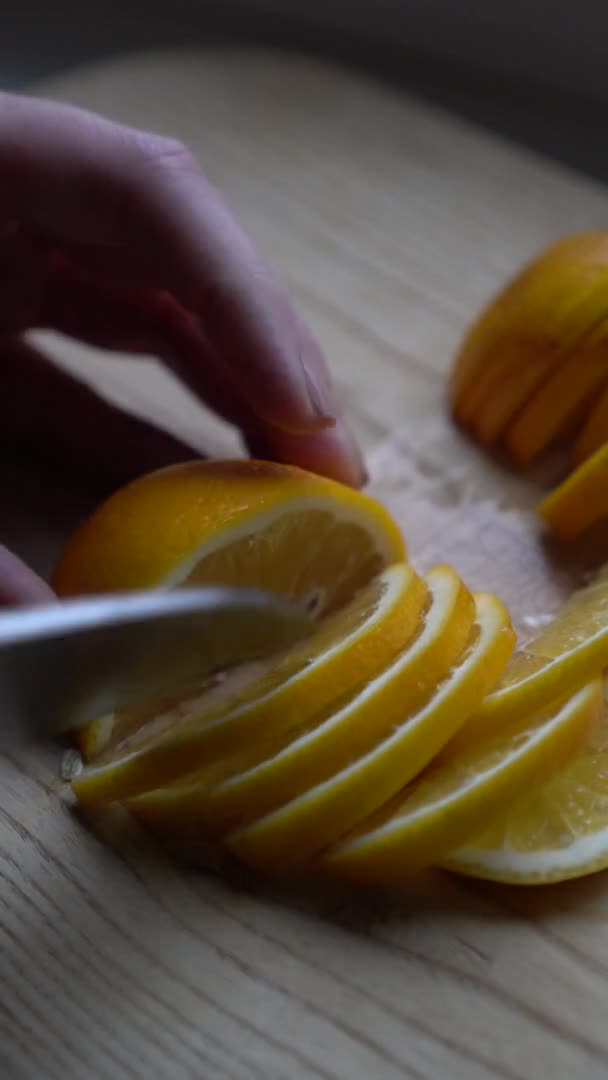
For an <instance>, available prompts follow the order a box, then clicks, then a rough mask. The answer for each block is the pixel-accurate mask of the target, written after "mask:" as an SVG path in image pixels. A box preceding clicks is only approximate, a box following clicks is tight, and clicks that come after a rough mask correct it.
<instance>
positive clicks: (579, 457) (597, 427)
mask: <svg viewBox="0 0 608 1080" xmlns="http://www.w3.org/2000/svg"><path fill="white" fill-rule="evenodd" d="M604 443H608V387H607V388H606V389H605V390H604V392H603V393H602V394H601V395H600V397H599V398H598V400H597V402H596V403H594V406H593V411H592V412H591V414H590V416H589V417H588V418H587V422H586V424H585V427H584V428H583V430H582V431H581V433H580V435H579V437H578V440H577V443H576V446H575V448H574V460H575V461H576V462H577V463H579V464H580V462H581V461H586V459H587V458H588V457H591V455H592V454H594V453H595V451H596V450H599V449H600V447H602V446H603V445H604Z"/></svg>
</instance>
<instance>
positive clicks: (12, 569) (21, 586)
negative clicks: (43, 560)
mask: <svg viewBox="0 0 608 1080" xmlns="http://www.w3.org/2000/svg"><path fill="white" fill-rule="evenodd" d="M54 599H55V594H54V592H53V591H52V589H51V588H50V586H49V585H47V583H46V582H45V581H43V580H42V578H41V577H38V574H35V573H34V571H33V570H31V569H30V567H29V566H26V564H25V563H24V562H21V559H19V558H17V556H16V555H14V554H13V552H12V551H9V550H8V548H5V547H3V546H2V544H0V608H2V607H29V606H30V605H32V604H48V603H51V602H52V601H53V600H54Z"/></svg>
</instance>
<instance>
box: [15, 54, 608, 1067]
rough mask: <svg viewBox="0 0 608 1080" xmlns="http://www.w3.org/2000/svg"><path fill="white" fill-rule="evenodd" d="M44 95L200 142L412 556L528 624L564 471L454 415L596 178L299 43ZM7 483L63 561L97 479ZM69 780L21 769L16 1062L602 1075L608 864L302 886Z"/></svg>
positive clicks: (138, 393) (71, 356) (27, 535)
mask: <svg viewBox="0 0 608 1080" xmlns="http://www.w3.org/2000/svg"><path fill="white" fill-rule="evenodd" d="M37 89H38V90H39V91H40V92H44V93H46V94H49V95H51V96H55V97H62V98H65V99H67V100H71V101H76V102H79V103H81V104H83V105H86V106H89V107H92V108H96V109H99V110H101V111H104V112H106V113H109V114H111V115H114V116H117V117H120V118H121V119H123V120H126V121H128V122H131V123H136V124H139V125H147V126H152V127H154V128H156V129H158V130H163V131H168V132H171V133H173V134H174V135H176V136H179V137H181V138H182V139H184V140H186V141H187V142H189V143H190V144H191V145H192V146H193V147H194V148H195V150H196V151H197V152H198V153H199V155H200V158H201V160H202V162H203V164H204V166H205V168H206V170H207V172H208V173H209V175H210V176H211V178H212V179H213V181H214V182H215V183H217V184H219V185H220V186H221V187H222V188H223V189H225V191H226V192H227V194H228V196H229V198H230V199H231V200H232V201H233V203H234V204H235V206H236V207H237V209H238V211H239V213H240V216H241V217H242V219H243V220H244V222H245V224H246V225H247V227H248V228H249V229H250V230H251V231H252V232H253V233H254V235H255V237H256V239H257V240H258V242H259V243H260V244H261V246H262V247H263V248H264V250H265V251H266V252H267V254H268V255H269V257H270V258H271V259H272V260H273V261H274V262H275V263H276V264H277V265H278V266H279V268H280V270H281V271H282V273H283V274H284V276H285V277H286V279H287V281H288V282H289V284H290V286H291V288H292V290H293V292H294V294H295V296H296V298H297V300H298V301H299V303H300V304H301V306H302V309H303V310H304V312H305V314H306V315H307V316H308V317H309V319H310V321H311V322H312V324H313V325H314V327H315V329H316V331H317V332H318V334H319V336H320V338H321V340H322V342H323V344H324V346H325V348H326V350H327V352H328V355H329V357H330V360H331V364H332V368H333V370H334V372H335V374H336V377H337V380H338V385H339V389H340V393H341V396H342V398H343V400H344V402H345V404H346V406H347V408H348V410H349V412H350V414H351V416H352V417H353V419H354V423H355V426H356V428H357V431H358V433H359V435H360V437H361V439H362V441H363V442H364V444H365V446H366V448H367V449H368V451H369V453H370V462H371V465H372V471H373V477H374V485H375V489H376V491H377V492H378V493H379V494H380V495H381V496H382V497H383V498H384V499H385V500H386V501H387V502H388V503H389V504H390V505H391V506H392V508H393V509H394V510H395V512H396V513H397V515H398V517H399V519H400V521H401V522H402V524H403V525H404V528H405V531H406V534H407V535H408V539H409V541H410V547H411V550H412V553H413V555H414V558H415V560H416V562H417V564H419V565H421V566H423V565H425V564H428V563H429V562H430V561H435V560H436V559H440V558H446V557H449V558H451V559H452V560H453V561H454V562H455V563H456V565H457V566H458V567H459V569H461V570H462V571H463V572H465V573H466V574H467V576H468V578H469V580H470V581H471V583H472V584H474V585H475V586H487V585H489V584H492V585H494V586H497V587H498V588H499V589H500V591H502V593H503V595H505V596H506V597H507V598H508V599H509V601H510V602H511V605H512V607H513V609H514V612H515V615H516V618H517V620H518V622H519V623H520V625H521V626H523V627H524V629H525V616H526V613H527V612H529V610H530V608H531V607H533V608H534V609H535V610H539V609H546V607H547V605H554V604H555V603H556V602H557V601H558V600H559V598H560V597H561V595H563V593H564V592H566V591H567V590H568V589H569V588H570V587H571V583H572V581H573V570H572V568H571V567H568V566H567V565H565V564H564V563H563V562H561V563H560V562H559V561H556V560H555V559H554V558H552V557H550V556H549V554H548V553H547V551H546V549H545V547H544V546H543V543H542V540H541V537H540V536H539V534H538V533H537V532H536V531H535V526H534V525H533V517H532V513H531V510H532V507H533V504H534V500H535V498H536V495H537V490H538V487H537V485H538V483H540V482H541V481H538V480H536V479H535V480H523V479H521V478H514V477H509V476H508V475H507V474H505V473H504V472H503V471H502V470H501V469H500V468H499V467H498V466H497V465H494V464H491V463H488V462H482V461H481V460H480V458H479V456H478V455H477V453H476V452H475V451H474V450H472V448H471V447H469V446H468V445H467V444H466V443H465V442H464V440H463V439H462V438H461V437H460V436H459V435H458V434H457V433H455V432H454V431H452V429H451V427H450V425H449V423H448V422H447V421H446V419H445V417H444V413H443V408H444V401H443V397H444V377H445V374H446V372H447V369H448V367H449V364H450V360H451V356H452V354H453V351H454V349H455V347H456V344H457V342H458V339H459V336H460V334H461V332H462V330H463V328H464V326H465V324H466V323H467V321H468V320H469V319H470V318H471V316H472V315H473V313H474V312H475V310H476V309H477V307H478V305H479V304H480V303H481V302H482V300H484V299H485V298H486V297H487V296H488V295H489V293H490V292H491V291H493V289H494V288H495V287H496V286H497V285H498V284H499V283H500V282H501V281H502V280H503V278H504V277H505V275H506V274H507V273H510V272H511V271H512V270H513V269H514V268H515V267H516V266H517V265H518V264H519V263H520V261H521V260H522V259H523V258H525V257H527V256H528V255H530V254H531V253H532V252H534V251H535V250H536V249H537V248H538V247H539V246H540V245H541V244H544V243H546V242H548V241H549V240H550V239H552V238H553V237H555V236H556V235H558V234H560V233H562V232H565V231H569V230H571V229H575V228H583V227H591V226H598V225H600V224H603V223H605V220H606V214H607V212H608V198H607V197H606V194H605V193H604V192H603V191H602V190H600V189H598V188H596V187H594V186H592V185H590V184H588V183H586V182H583V181H582V180H581V179H579V178H577V177H575V176H571V175H568V174H565V173H560V172H557V171H555V170H552V169H549V168H548V167H547V166H546V165H545V164H544V163H543V162H541V161H537V160H535V159H533V158H531V157H529V156H526V157H524V156H523V155H521V154H519V153H517V152H516V151H515V150H514V149H513V148H511V147H509V146H506V145H502V144H499V143H497V142H493V141H491V140H490V139H489V138H487V137H486V136H482V135H481V134H480V133H478V132H476V131H474V130H471V129H469V128H467V127H464V126H462V125H459V124H457V123H455V122H454V121H453V120H452V119H450V118H449V117H446V116H443V115H441V114H439V113H436V112H434V111H432V110H429V109H427V108H425V107H424V106H422V105H421V104H420V103H418V102H415V101H409V100H407V99H402V98H399V97H396V96H395V95H394V94H392V93H389V92H387V91H386V90H385V89H383V88H382V87H381V86H379V85H376V84H374V83H371V82H368V81H365V80H362V79H359V78H357V77H354V76H352V75H350V74H348V73H347V72H345V71H339V70H331V69H328V68H325V67H323V66H320V65H318V64H315V63H313V62H310V61H308V60H306V59H301V60H297V59H295V58H294V57H293V56H290V57H282V56H280V55H267V54H260V53H234V52H230V53H209V54H204V53H191V54H187V53H186V54H182V55H172V54H167V55H161V56H149V57H133V58H124V59H121V60H119V61H115V62H113V63H108V64H104V65H102V66H100V67H98V68H94V69H92V68H88V69H83V70H81V71H79V72H75V73H73V74H72V75H70V76H67V77H65V78H63V79H60V80H57V81H55V82H53V83H47V84H45V86H43V87H40V88H37ZM46 344H47V346H48V347H49V348H51V349H52V350H53V352H54V354H55V355H56V356H57V357H58V359H59V360H60V362H61V363H63V364H65V365H66V366H68V367H71V368H77V369H78V370H79V371H81V372H84V373H85V375H86V377H87V378H89V379H90V380H91V381H92V382H94V383H95V384H96V385H98V386H99V387H101V388H102V390H103V392H104V393H106V394H107V395H108V396H109V397H111V398H116V399H120V400H121V401H124V400H125V398H126V399H128V401H129V402H130V405H131V407H132V408H133V410H134V411H136V412H140V413H148V414H152V415H153V416H154V417H155V418H157V419H159V420H160V421H161V422H163V423H165V424H166V425H167V426H168V427H169V428H171V429H172V430H176V431H177V430H179V431H182V432H184V431H186V432H187V433H188V434H189V435H190V436H191V437H193V438H195V439H196V441H197V443H199V444H200V445H205V444H206V445H208V446H209V447H210V448H211V449H212V450H213V451H214V452H222V453H224V452H229V453H234V452H236V451H237V450H238V444H237V443H236V441H235V439H234V436H233V434H232V433H231V432H229V431H228V430H227V429H226V428H224V427H222V425H220V424H218V423H217V422H216V421H212V420H211V419H210V418H209V417H208V416H206V415H203V414H202V411H201V410H200V409H199V408H198V407H197V406H195V405H193V403H192V402H191V401H190V400H189V399H188V398H187V397H186V395H184V394H183V393H182V392H181V391H178V390H177V388H176V387H175V385H174V384H173V383H172V382H171V381H170V380H169V378H168V377H167V376H166V375H165V374H164V373H163V372H161V370H160V369H159V368H158V367H157V366H156V364H155V363H154V361H153V360H152V359H150V360H149V361H145V362H134V361H130V360H128V359H127V358H124V357H118V358H116V357H113V358H108V357H105V356H102V355H101V354H100V353H95V352H93V351H91V350H84V349H82V348H80V347H76V346H74V345H73V344H68V343H66V342H64V341H62V340H61V339H58V338H51V337H47V340H46ZM1 479H2V485H3V492H4V513H3V519H2V530H1V531H2V536H3V538H7V539H9V540H10V541H11V542H13V543H14V544H15V545H18V546H21V548H22V549H23V550H25V551H26V553H27V554H28V556H29V557H31V558H32V559H33V560H34V562H36V563H37V565H39V566H40V567H41V568H43V569H46V568H48V566H49V565H50V563H51V562H52V559H53V558H54V556H55V554H56V551H57V550H58V547H59V545H60V543H61V541H62V537H63V536H64V535H65V534H66V533H67V531H68V530H69V529H70V528H71V527H72V526H73V524H74V522H75V521H76V520H77V518H78V516H79V515H80V514H81V513H82V512H84V510H85V508H86V506H87V505H88V504H89V503H90V495H87V493H82V492H80V493H79V492H76V491H73V490H71V489H70V488H69V484H68V482H67V481H66V480H65V478H64V479H63V480H60V479H59V478H57V477H54V478H51V477H49V475H48V474H47V473H46V472H44V471H42V467H41V466H32V465H30V466H29V467H28V468H25V467H24V466H23V464H22V463H17V462H10V461H7V460H5V461H4V462H3V464H2V477H1ZM472 537H473V538H474V541H475V542H474V543H473V542H472ZM531 589H533V590H534V591H530V590H531ZM507 593H508V596H507ZM57 775H58V754H52V753H49V754H48V755H47V756H44V755H43V754H40V755H39V756H31V755H30V756H28V757H24V758H23V759H17V758H14V759H13V758H4V759H0V939H1V944H0V987H1V994H0V1033H1V1042H0V1070H1V1075H2V1077H3V1078H4V1077H5V1078H6V1080H22V1078H25V1080H39V1078H40V1080H47V1078H48V1080H83V1078H89V1077H91V1078H94V1080H97V1078H100V1080H102V1078H103V1080H105V1078H108V1080H122V1078H125V1080H139V1078H142V1080H143V1078H144V1077H145V1078H146V1080H149V1078H152V1080H157V1078H159V1080H160V1078H165V1077H166V1078H167V1080H169V1078H171V1080H181V1078H183V1080H186V1078H187V1080H190V1078H192V1080H199V1078H205V1080H207V1078H210V1080H211V1078H212V1080H214V1078H216V1077H217V1078H218V1080H223V1078H232V1080H249V1078H260V1080H305V1078H316V1077H322V1078H328V1080H329V1078H331V1080H346V1078H348V1080H353V1078H357V1080H359V1078H361V1080H401V1078H403V1077H408V1078H412V1080H444V1078H445V1080H491V1078H495V1077H500V1078H505V1080H545V1077H546V1076H547V1075H551V1076H552V1077H554V1078H557V1080H562V1078H563V1080H570V1078H571V1077H573V1076H575V1075H581V1076H584V1077H585V1078H588V1080H595V1078H597V1080H600V1078H602V1077H605V1076H606V1072H607V1061H608V1031H607V1028H606V1023H605V1004H604V1003H605V1000H606V995H607V993H608V891H607V888H606V883H605V880H604V878H603V877H598V878H597V879H591V880H589V881H586V882H582V883H579V884H576V885H568V886H565V887H562V888H554V889H545V890H540V891H538V892H517V891H516V890H512V889H511V890H510V889H498V888H492V887H489V886H484V885H478V884H475V883H473V882H460V881H458V880H457V879H455V878H450V877H448V876H447V875H441V876H440V875H429V876H428V877H425V878H423V879H421V880H420V881H417V882H415V883H413V884H412V885H411V886H408V887H407V888H404V889H402V890H395V891H391V892H387V893H382V894H380V895H376V896H374V897H370V896H363V895H361V894H353V893H352V892H351V893H349V892H345V891H343V890H339V889H336V890H335V891H334V890H327V891H326V892H323V893H319V892H315V893H313V894H311V895H307V894H305V893H303V892H301V891H300V892H295V891H294V892H293V893H292V894H289V893H282V894H279V893H278V892H277V891H276V890H271V889H269V888H268V887H266V886H264V884H263V883H260V882H255V881H251V880H250V879H247V880H241V879H239V880H235V881H231V882H226V881H223V880H220V879H218V878H216V877H214V876H212V875H210V874H204V873H200V872H192V871H188V870H185V869H183V868H182V869H180V868H178V867H175V866H173V865H171V864H170V863H169V862H168V861H167V860H166V859H165V858H164V857H163V855H162V853H161V852H160V851H159V850H158V849H157V848H156V847H155V845H154V844H153V843H152V841H151V840H150V839H149V838H147V837H146V836H144V835H143V834H142V833H141V832H140V831H138V829H137V828H136V827H135V825H133V824H132V823H130V822H125V821H123V820H122V818H120V816H119V819H118V820H116V818H115V815H109V816H108V817H107V818H104V819H97V820H96V821H95V822H87V821H84V820H80V819H79V818H78V817H77V816H76V815H75V814H74V813H73V812H72V811H71V809H70V807H69V805H68V803H67V802H66V801H65V799H64V798H63V796H62V793H61V785H60V784H59V782H58V780H57V779H56V778H57Z"/></svg>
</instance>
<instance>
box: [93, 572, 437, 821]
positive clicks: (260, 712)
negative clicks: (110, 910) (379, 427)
mask: <svg viewBox="0 0 608 1080" xmlns="http://www.w3.org/2000/svg"><path fill="white" fill-rule="evenodd" d="M427 595H428V593H427V588H426V586H425V584H424V582H423V581H422V580H421V579H420V578H419V577H418V576H417V575H416V574H415V573H414V571H413V570H412V568H411V567H410V566H408V565H407V564H406V563H397V564H395V565H394V566H392V567H389V568H388V569H387V570H385V571H384V572H383V574H381V575H380V576H379V577H377V578H374V579H373V580H372V581H371V582H370V583H369V584H368V585H367V586H366V587H365V588H363V589H361V590H359V592H358V593H357V594H356V595H355V597H354V598H353V600H352V602H351V604H350V605H348V606H347V607H346V608H344V609H342V610H340V611H338V612H336V613H334V614H333V615H332V616H330V617H328V618H327V619H326V620H325V621H324V622H322V623H321V624H320V626H319V627H318V629H317V631H316V633H314V634H313V635H312V636H311V637H309V638H307V639H306V640H305V641H304V642H301V643H298V644H296V645H295V646H293V647H292V648H291V649H289V650H288V651H287V652H286V654H284V655H281V656H277V657H275V658H274V659H269V661H268V665H269V669H268V671H267V672H266V674H265V675H263V676H262V678H261V679H259V680H257V681H254V682H252V683H250V684H249V685H248V686H246V687H245V689H244V691H243V693H242V694H241V695H238V696H237V697H236V698H235V699H233V700H230V698H229V699H228V701H227V702H223V703H222V704H221V705H220V706H219V707H216V708H215V709H214V708H213V707H212V708H211V709H206V708H205V699H204V698H203V703H202V707H201V706H200V705H197V702H196V700H193V701H192V702H191V704H190V707H189V708H188V703H187V702H185V703H184V704H185V709H183V708H182V710H181V711H180V712H179V713H177V714H176V713H175V712H173V714H172V712H171V709H170V710H169V712H168V714H167V716H166V718H165V721H164V724H162V723H161V727H160V733H159V725H158V722H155V721H152V724H151V728H152V733H151V736H148V729H147V726H146V725H144V726H143V727H142V728H141V730H140V731H139V732H137V733H136V734H135V735H132V736H131V738H130V739H129V741H128V742H127V744H126V745H125V746H121V745H119V746H118V747H116V748H115V750H114V753H113V756H112V758H111V759H110V760H109V761H107V762H104V763H102V764H99V765H96V766H94V767H93V768H91V769H89V770H87V771H86V772H84V773H83V774H82V775H81V776H80V777H79V778H78V779H77V780H76V781H75V782H74V785H73V787H74V791H75V793H76V795H77V796H78V798H79V799H80V801H81V802H86V803H89V804H100V803H108V802H111V801H113V800H117V799H126V798H130V797H133V796H135V795H139V794H141V793H142V792H145V791H150V790H152V789H154V788H157V787H160V786H164V785H166V784H168V783H171V782H173V781H175V780H179V779H180V778H181V777H183V776H187V775H189V774H192V773H194V772H196V771H197V770H198V769H202V768H205V769H208V768H209V767H210V766H211V765H215V764H217V763H218V762H219V761H220V760H221V759H222V758H226V759H230V758H231V757H232V756H233V755H234V754H235V753H238V755H239V756H242V755H243V754H245V753H246V752H247V753H249V754H250V755H251V754H252V755H253V756H254V757H255V756H256V752H257V753H259V752H260V751H261V750H263V748H264V747H265V746H266V744H267V743H268V742H269V741H274V742H276V741H277V740H280V739H281V738H282V737H283V736H285V735H286V733H288V732H289V731H290V730H291V729H293V728H297V727H302V726H305V725H306V724H307V723H310V722H311V721H312V720H313V718H314V717H316V716H317V715H319V714H320V713H322V711H323V710H324V709H326V708H328V707H329V706H331V705H332V704H333V703H334V702H336V701H339V700H340V699H341V698H343V697H344V696H345V695H347V694H349V693H350V692H352V690H354V689H355V688H356V687H358V686H360V685H362V684H364V683H365V682H366V681H367V680H368V679H370V678H372V677H373V676H375V675H376V674H377V673H378V672H379V671H381V670H383V668H385V667H386V666H387V665H388V664H389V663H390V662H391V660H392V659H393V657H394V656H395V655H396V654H397V653H398V652H399V651H400V650H401V649H402V648H403V647H404V646H405V645H406V644H407V642H408V641H409V640H410V638H411V637H412V636H413V634H414V632H415V631H416V629H417V627H418V624H419V620H420V617H421V615H422V612H423V608H424V605H425V603H426V601H427Z"/></svg>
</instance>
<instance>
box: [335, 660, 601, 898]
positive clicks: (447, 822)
mask: <svg viewBox="0 0 608 1080" xmlns="http://www.w3.org/2000/svg"><path fill="white" fill-rule="evenodd" d="M601 706H602V684H601V680H599V679H597V680H596V681H595V682H593V683H591V684H590V685H589V686H587V687H585V688H584V689H583V690H579V691H578V692H577V693H576V694H575V695H574V697H572V698H571V699H570V700H568V701H567V702H566V703H565V704H561V705H554V706H552V707H548V708H546V709H544V710H542V711H541V713H540V714H537V715H534V716H529V715H526V714H524V715H523V716H521V717H520V718H518V719H517V720H516V721H514V722H513V723H512V724H511V725H509V727H507V728H505V729H504V730H503V731H501V732H499V733H497V734H489V735H487V736H486V737H485V738H484V739H482V740H481V742H479V743H477V744H475V745H474V746H472V747H470V748H468V749H465V750H463V751H461V752H459V753H458V754H455V755H454V756H453V757H452V758H448V759H447V760H443V761H441V762H440V763H439V764H436V765H434V766H433V765H432V766H431V767H430V768H429V769H427V771H426V772H425V773H423V774H422V775H421V776H420V777H419V778H418V779H417V780H416V781H414V783H413V784H410V785H409V787H407V788H405V790H404V791H403V792H402V794H400V795H399V796H398V797H397V798H396V799H395V800H394V802H392V803H390V804H389V805H388V806H386V807H384V808H383V809H382V810H381V812H380V813H379V814H377V815H376V816H375V817H374V818H373V819H371V820H370V821H367V822H365V823H364V824H363V825H362V826H361V827H360V828H359V829H358V830H357V832H356V833H355V834H354V835H352V836H349V837H347V838H346V839H345V840H344V841H343V842H342V843H341V844H339V845H338V846H337V847H335V848H333V849H332V850H330V851H329V852H327V854H326V855H325V857H324V858H323V859H322V865H323V867H324V869H326V870H328V871H330V872H331V873H332V874H336V875H339V876H340V877H346V878H349V879H356V880H359V881H364V882H366V883H370V882H376V883H377V882H395V881H399V880H402V879H403V878H405V877H407V876H408V875H409V874H411V873H412V872H414V871H415V870H419V869H420V868H422V867H424V866H430V865H432V864H434V863H437V862H438V861H439V860H440V859H443V858H444V857H445V856H446V855H447V854H448V852H450V851H451V850H453V849H454V848H456V847H458V846H460V845H461V844H462V843H464V842H465V841H466V840H468V838H469V837H470V836H472V835H474V834H475V833H476V832H478V831H479V828H480V825H481V823H482V822H486V821H488V820H490V821H491V820H493V819H494V818H495V817H497V816H499V815H500V814H504V813H506V812H507V811H508V809H509V807H510V805H512V803H513V801H514V800H515V799H516V798H517V797H518V796H521V795H523V794H525V793H526V792H527V791H530V790H531V789H533V788H534V787H535V786H536V785H538V783H539V782H540V781H543V780H545V779H546V778H547V777H550V776H552V775H554V774H555V773H557V772H559V771H560V769H563V768H564V767H565V766H566V765H567V764H568V763H569V762H570V761H571V760H572V755H573V754H575V753H577V752H578V751H579V750H580V749H581V747H582V746H583V745H584V742H585V741H586V739H587V738H588V736H589V733H590V732H591V730H592V729H593V727H594V726H595V725H597V722H598V718H599V716H600V711H601Z"/></svg>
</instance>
